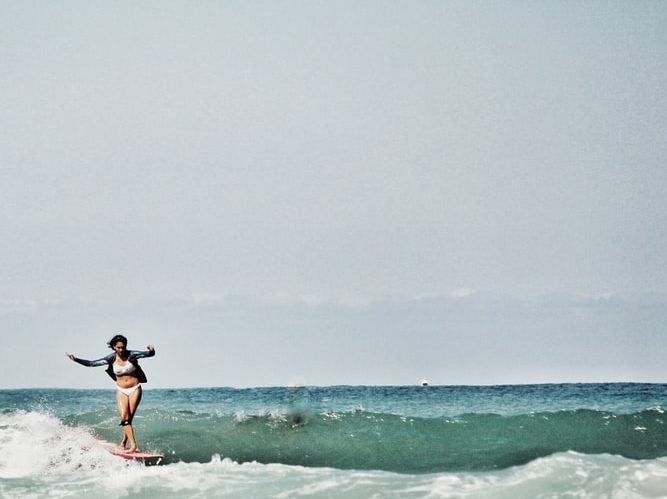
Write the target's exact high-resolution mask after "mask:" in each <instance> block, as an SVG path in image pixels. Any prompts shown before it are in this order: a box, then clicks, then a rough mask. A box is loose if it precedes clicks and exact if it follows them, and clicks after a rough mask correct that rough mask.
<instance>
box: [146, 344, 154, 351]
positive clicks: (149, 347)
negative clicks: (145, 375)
mask: <svg viewBox="0 0 667 499" xmlns="http://www.w3.org/2000/svg"><path fill="white" fill-rule="evenodd" d="M146 348H147V349H148V351H149V352H154V351H155V347H154V346H153V345H148V346H147V347H146Z"/></svg>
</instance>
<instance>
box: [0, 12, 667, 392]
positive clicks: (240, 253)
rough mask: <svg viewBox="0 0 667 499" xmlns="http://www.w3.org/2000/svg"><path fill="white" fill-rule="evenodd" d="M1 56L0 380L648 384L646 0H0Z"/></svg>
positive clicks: (655, 213) (664, 32)
mask: <svg viewBox="0 0 667 499" xmlns="http://www.w3.org/2000/svg"><path fill="white" fill-rule="evenodd" d="M0 67H1V68H2V70H1V71H0V130H2V132H1V133H0V199H1V200H2V201H1V203H2V210H1V211H0V231H1V233H2V234H3V237H2V239H1V242H0V275H1V276H2V279H1V280H0V335H2V338H3V341H4V342H5V344H7V342H8V343H9V345H10V346H12V347H14V348H15V349H16V350H17V351H19V352H24V353H25V352H28V351H30V352H34V353H35V356H36V358H35V365H40V366H42V367H41V368H40V369H35V370H33V371H30V370H28V372H27V373H26V370H25V365H23V364H22V361H21V359H14V360H10V361H9V363H8V364H4V365H3V366H2V367H0V369H9V370H10V371H9V372H14V371H15V370H17V369H20V370H21V372H22V373H23V374H22V376H20V377H18V378H16V379H14V377H13V376H3V379H5V380H6V382H7V383H9V386H56V385H57V386H84V384H86V385H85V386H90V383H93V384H94V385H95V386H98V385H99V386H106V381H105V380H104V378H103V374H98V373H95V374H93V373H85V372H84V373H82V372H81V371H80V370H75V369H74V367H73V366H70V365H69V364H64V363H63V362H64V361H63V359H62V353H61V351H62V352H64V351H65V350H73V351H75V352H76V353H77V354H78V355H80V356H82V357H98V356H101V355H102V354H104V353H105V351H104V342H105V341H107V340H108V338H109V337H110V336H111V335H113V334H114V333H116V332H118V331H125V332H126V333H127V334H128V336H129V337H130V340H131V345H130V346H133V347H135V348H138V347H141V348H143V346H144V345H143V344H138V345H137V344H134V343H135V342H140V343H146V342H148V341H151V342H154V343H156V344H157V346H158V348H159V357H156V359H151V360H149V361H147V362H150V363H151V364H152V365H151V371H152V372H154V373H155V374H154V375H153V376H151V378H152V379H151V381H152V382H153V381H154V382H155V384H156V385H159V386H192V385H235V386H240V385H256V384H261V385H267V384H278V385H280V384H286V383H289V382H291V380H301V382H306V383H317V384H337V383H357V382H358V383H375V384H381V383H412V382H416V381H418V380H419V379H420V378H421V377H427V378H430V379H432V380H434V381H437V382H440V383H449V382H452V383H454V382H455V383H494V382H531V381H549V380H553V381H578V380H583V381H586V380H602V381H604V380H609V379H614V380H623V379H627V380H638V381H642V380H644V381H664V378H662V373H661V370H660V366H659V359H660V358H661V357H660V356H661V355H662V356H663V357H664V355H663V354H664V353H665V347H666V346H667V340H665V339H663V337H664V336H666V335H664V329H665V324H666V323H665V312H664V311H663V310H664V309H665V308H666V307H665V304H667V298H666V297H667V256H666V253H665V251H664V248H665V247H667V230H666V224H665V215H664V214H665V213H667V196H666V195H665V192H666V188H667V169H666V168H665V162H664V158H665V156H666V154H665V153H666V152H667V141H665V136H666V132H667V126H666V125H667V92H666V83H667V4H666V3H665V2H660V1H658V2H645V1H639V2H609V1H604V2H565V1H563V2H547V1H544V2H518V1H517V2H469V1H465V2H429V1H424V2H407V1H405V2H401V1H393V2H387V1H378V2H372V1H361V2H358V1H329V2H324V1H322V2H317V1H316V2H312V1H302V2H301V1H286V2H231V1H228V2H222V1H221V2H205V1H200V2H180V1H178V2H177V1H155V2H129V1H126V2H123V1H121V2H113V3H109V2H101V1H92V2H91V1H62V2H48V3H45V2H24V1H0ZM181 352H187V354H188V356H189V357H190V358H192V363H193V366H192V369H191V370H187V371H186V372H185V373H182V374H181V373H178V374H174V373H173V372H172V371H173V367H171V365H172V364H173V362H175V361H176V359H178V355H179V353H181ZM659 354H660V355H659ZM200 356H202V357H204V358H208V357H210V358H214V357H215V358H218V359H219V360H220V362H219V365H217V364H216V367H215V369H214V370H213V369H212V366H210V365H204V366H202V364H203V363H200V362H199V360H198V358H199V357H200ZM213 371H215V376H213V375H212V374H211V373H212V372H213ZM82 374H85V375H86V376H85V377H83V378H82Z"/></svg>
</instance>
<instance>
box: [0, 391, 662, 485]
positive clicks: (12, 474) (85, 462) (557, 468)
mask: <svg viewBox="0 0 667 499" xmlns="http://www.w3.org/2000/svg"><path fill="white" fill-rule="evenodd" d="M666 399H667V385H658V384H579V385H571V384H569V385H568V384H566V385H520V386H497V387H474V386H470V387H446V386H443V387H433V386H429V387H321V388H311V387H301V388H256V389H243V390H237V389H228V388H211V389H180V390H150V389H148V388H147V389H146V390H145V393H144V399H143V401H142V404H141V407H140V409H139V413H138V415H137V417H136V419H135V428H136V431H137V434H138V438H139V443H140V445H141V446H142V448H143V449H144V450H155V451H161V452H162V453H164V454H165V465H164V466H160V467H156V468H146V467H143V466H141V465H137V464H136V463H128V462H126V461H124V460H121V459H119V458H116V457H114V456H111V455H109V454H108V453H106V451H104V450H102V449H100V448H99V446H98V445H96V442H95V437H96V436H99V437H103V438H105V439H108V440H112V441H115V440H118V439H119V436H120V430H119V429H118V427H117V423H118V421H117V419H118V418H117V415H116V412H115V406H114V392H113V391H112V390H7V391H0V496H3V497H30V496H33V497H41V496H45V495H50V496H55V497H66V496H73V497H78V496H86V495H91V494H95V495H97V496H99V497H124V496H137V497H138V496H141V497H165V496H167V497H185V496H187V497H293V496H295V495H306V496H316V497H373V496H376V497H426V496H429V497H513V498H514V497H574V496H576V497H619V498H621V497H622V498H626V497H667V427H666V425H665V423H666V422H667V415H665V413H664V409H663V408H664V407H667V405H666Z"/></svg>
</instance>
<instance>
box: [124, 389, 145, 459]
mask: <svg viewBox="0 0 667 499" xmlns="http://www.w3.org/2000/svg"><path fill="white" fill-rule="evenodd" d="M141 393H142V389H141V386H139V387H138V388H137V389H136V390H134V392H132V395H130V396H129V397H128V410H129V418H128V421H129V422H130V424H129V425H127V426H126V427H125V428H126V429H127V437H128V439H129V441H130V449H129V452H137V451H138V450H139V449H137V440H136V438H135V437H134V428H132V420H133V419H134V415H135V414H136V412H137V408H138V407H139V402H141Z"/></svg>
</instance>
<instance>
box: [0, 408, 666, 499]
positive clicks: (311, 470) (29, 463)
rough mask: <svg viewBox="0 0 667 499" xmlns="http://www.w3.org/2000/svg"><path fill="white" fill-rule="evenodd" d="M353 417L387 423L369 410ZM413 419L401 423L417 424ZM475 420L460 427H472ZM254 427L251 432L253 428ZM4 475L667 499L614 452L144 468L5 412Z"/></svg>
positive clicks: (295, 492)
mask: <svg viewBox="0 0 667 499" xmlns="http://www.w3.org/2000/svg"><path fill="white" fill-rule="evenodd" d="M652 415H654V414H652ZM352 416H356V417H361V418H368V417H369V416H373V417H375V418H378V417H380V419H383V418H384V417H385V416H384V415H370V414H367V413H354V414H352ZM342 418H343V419H345V416H342ZM314 419H315V420H317V419H318V417H317V416H315V417H314ZM412 419H413V421H412V422H410V421H409V420H406V421H402V422H401V423H400V424H406V425H410V424H413V425H414V424H418V421H417V420H414V418H412ZM469 419H470V418H467V419H464V420H463V421H462V422H460V423H456V424H462V425H466V424H470V422H469V421H468V420H469ZM270 421H271V420H270V417H265V416H262V417H258V418H256V419H255V420H254V423H259V424H264V425H266V424H269V423H270ZM334 421H337V420H336V419H334ZM153 423H154V421H153ZM254 423H250V426H251V427H254V426H255V425H254ZM232 424H234V423H232ZM245 424H247V420H246V421H244V422H242V423H240V424H238V423H236V427H237V429H238V427H239V426H241V427H242V426H243V425H245ZM312 424H318V423H313V419H311V420H309V421H308V422H307V423H306V424H305V426H301V427H299V428H300V429H303V428H305V427H307V426H308V425H312ZM449 424H451V423H449ZM262 437H266V435H265V434H264V435H262ZM0 478H1V479H0V496H2V497H7V498H18V497H21V498H23V497H44V496H49V497H89V496H91V495H94V496H95V497H148V498H150V497H156V498H157V497H247V496H254V497H276V498H288V497H295V496H307V497H345V498H355V497H359V498H361V497H364V498H365V497H400V498H411V497H484V498H492V499H493V498H507V497H512V498H528V497H530V498H534V497H584V498H586V497H591V498H592V497H610V498H619V499H620V498H624V499H626V498H644V497H664V496H665V493H666V491H667V459H666V458H664V457H660V458H654V459H642V460H635V459H628V458H625V457H622V456H618V455H612V454H609V453H602V454H594V455H592V454H585V453H581V452H574V451H565V452H556V453H554V454H550V455H548V456H545V457H539V458H536V459H533V460H531V461H529V462H527V463H524V464H521V465H515V466H511V467H508V468H503V469H495V470H489V471H474V472H469V471H440V472H436V473H417V474H405V473H395V472H388V471H379V470H360V469H349V470H346V469H340V468H336V467H306V466H299V465H288V464H284V463H268V464H262V463H259V462H256V461H250V462H238V461H235V460H233V459H230V458H229V457H224V456H222V455H220V454H216V453H214V454H212V455H210V456H209V458H208V459H207V460H206V461H204V462H197V461H191V462H186V461H184V460H181V459H177V460H175V461H172V462H171V464H167V465H165V466H159V467H144V466H141V465H139V464H137V463H131V462H128V461H124V460H122V459H119V458H116V457H114V456H111V455H110V454H108V453H107V452H106V451H104V450H102V449H101V448H100V447H99V446H97V445H96V441H95V437H94V435H93V431H92V430H91V428H89V427H85V426H80V427H79V426H70V425H67V424H64V423H63V422H62V421H61V420H60V419H58V418H56V417H54V416H52V415H49V414H46V413H40V412H22V411H13V412H11V413H3V414H1V415H0Z"/></svg>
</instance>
